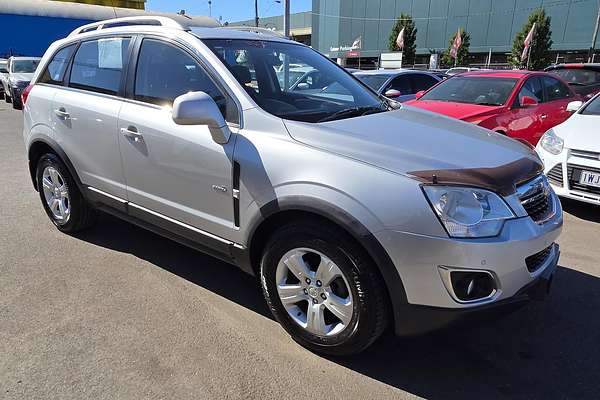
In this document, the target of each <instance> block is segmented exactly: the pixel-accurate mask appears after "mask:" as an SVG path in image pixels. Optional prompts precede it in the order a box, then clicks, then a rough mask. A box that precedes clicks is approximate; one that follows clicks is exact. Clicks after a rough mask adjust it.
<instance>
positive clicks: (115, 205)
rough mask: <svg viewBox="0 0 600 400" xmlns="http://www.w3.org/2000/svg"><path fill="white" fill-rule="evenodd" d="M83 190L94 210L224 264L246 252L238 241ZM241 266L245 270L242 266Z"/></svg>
mask: <svg viewBox="0 0 600 400" xmlns="http://www.w3.org/2000/svg"><path fill="white" fill-rule="evenodd" d="M85 191H86V194H85V196H86V198H87V199H88V201H89V202H90V203H91V204H92V205H93V206H94V207H95V208H96V209H98V210H101V211H104V212H106V213H107V214H111V215H113V216H115V217H117V218H120V219H122V220H125V221H127V222H130V223H132V224H134V225H137V226H139V227H141V228H144V229H146V230H149V231H151V232H154V233H156V234H158V235H161V236H163V237H166V238H168V239H171V240H173V241H175V242H178V243H180V244H183V245H184V246H187V247H190V248H192V249H194V250H198V251H200V252H202V253H206V254H208V255H210V256H213V257H215V258H218V259H219V260H221V261H224V262H226V263H229V264H232V265H235V266H238V267H239V266H240V263H239V262H238V259H239V257H240V255H241V254H244V253H246V252H247V249H246V247H244V246H242V245H241V244H238V243H234V242H231V241H229V240H227V239H223V238H221V237H219V236H216V235H213V234H211V233H209V232H205V231H202V230H200V229H197V228H195V227H193V226H190V225H187V224H185V223H183V222H180V221H177V220H174V219H172V218H169V217H167V216H165V215H162V214H159V213H157V212H155V211H152V210H149V209H147V208H144V207H142V206H139V205H137V204H134V203H130V202H128V201H127V200H125V199H121V198H119V197H116V196H113V195H111V194H109V193H106V192H103V191H101V190H98V189H96V188H93V187H89V186H88V187H86V189H85ZM242 269H243V270H244V271H245V269H244V268H242ZM246 272H247V271H246Z"/></svg>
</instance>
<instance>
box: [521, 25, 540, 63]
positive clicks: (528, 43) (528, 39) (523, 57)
mask: <svg viewBox="0 0 600 400" xmlns="http://www.w3.org/2000/svg"><path fill="white" fill-rule="evenodd" d="M535 24H536V23H535V22H534V23H533V26H532V27H531V30H530V31H529V33H528V34H527V37H526V38H525V41H524V42H523V44H524V45H525V46H524V47H523V53H521V62H523V61H525V60H526V59H527V56H528V55H529V48H530V47H531V42H533V35H534V34H535Z"/></svg>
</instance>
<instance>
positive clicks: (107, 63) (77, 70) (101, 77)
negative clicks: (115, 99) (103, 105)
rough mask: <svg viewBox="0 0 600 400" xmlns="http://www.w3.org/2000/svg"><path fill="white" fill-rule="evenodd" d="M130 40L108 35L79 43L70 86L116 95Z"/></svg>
mask: <svg viewBox="0 0 600 400" xmlns="http://www.w3.org/2000/svg"><path fill="white" fill-rule="evenodd" d="M129 41H130V39H129V38H108V39H98V40H91V41H89V42H83V43H81V46H79V49H78V50H77V53H76V54H75V57H74V59H73V67H72V69H71V79H70V81H69V86H71V87H75V88H79V89H84V90H90V91H93V92H98V93H106V94H112V95H116V94H117V92H118V91H119V86H120V84H121V76H122V74H123V69H124V64H125V61H126V58H127V49H128V47H129Z"/></svg>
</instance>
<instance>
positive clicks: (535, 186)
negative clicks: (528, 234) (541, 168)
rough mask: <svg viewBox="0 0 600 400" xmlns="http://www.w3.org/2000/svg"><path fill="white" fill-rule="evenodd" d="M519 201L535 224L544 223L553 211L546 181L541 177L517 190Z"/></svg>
mask: <svg viewBox="0 0 600 400" xmlns="http://www.w3.org/2000/svg"><path fill="white" fill-rule="evenodd" d="M517 190H518V192H519V200H520V201H521V204H522V205H523V208H524V209H525V211H526V212H527V214H528V215H529V216H530V217H531V219H532V220H534V221H535V222H537V223H541V222H544V221H546V220H547V219H548V218H549V217H551V216H552V214H553V212H554V209H553V205H552V199H551V197H550V193H551V192H550V188H549V187H548V181H547V180H546V178H545V177H544V176H543V175H542V176H541V177H538V178H535V179H533V180H532V181H530V182H528V183H526V184H524V185H522V186H520V187H519V188H517Z"/></svg>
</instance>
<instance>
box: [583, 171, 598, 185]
mask: <svg viewBox="0 0 600 400" xmlns="http://www.w3.org/2000/svg"><path fill="white" fill-rule="evenodd" d="M579 183H581V184H582V185H587V186H594V187H600V173H598V172H590V171H581V178H579Z"/></svg>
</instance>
